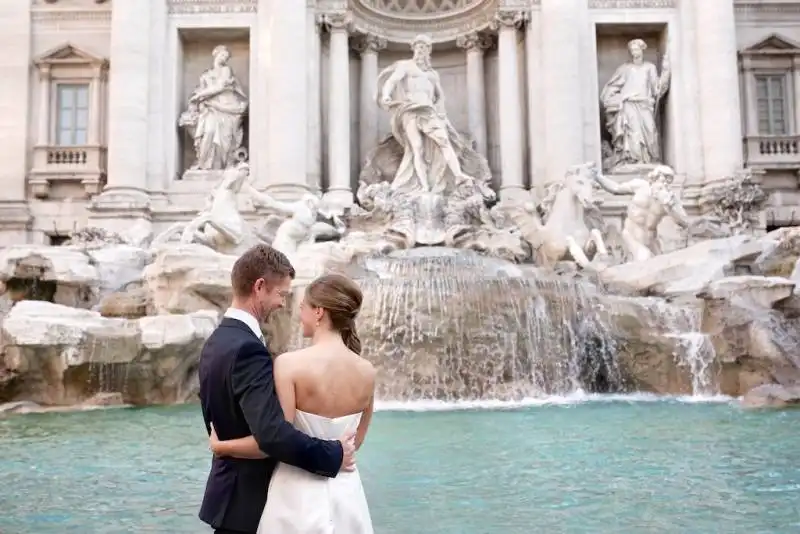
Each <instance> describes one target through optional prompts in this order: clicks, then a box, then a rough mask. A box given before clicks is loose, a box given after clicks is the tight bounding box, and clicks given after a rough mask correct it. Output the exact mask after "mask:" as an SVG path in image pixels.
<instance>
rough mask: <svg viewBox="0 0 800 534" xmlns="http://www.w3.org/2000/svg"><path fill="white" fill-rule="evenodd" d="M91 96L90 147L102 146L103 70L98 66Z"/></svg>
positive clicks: (95, 70) (93, 78)
mask: <svg viewBox="0 0 800 534" xmlns="http://www.w3.org/2000/svg"><path fill="white" fill-rule="evenodd" d="M90 90H91V95H90V98H89V119H90V122H89V135H88V142H89V145H90V146H100V132H101V129H102V116H103V105H102V94H103V68H102V67H101V66H100V65H98V66H96V67H95V68H94V75H93V76H92V83H91V87H90Z"/></svg>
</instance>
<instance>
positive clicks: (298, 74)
mask: <svg viewBox="0 0 800 534" xmlns="http://www.w3.org/2000/svg"><path fill="white" fill-rule="evenodd" d="M257 20H258V40H259V41H260V43H261V46H260V47H259V50H258V55H259V61H258V64H259V68H262V69H265V72H267V73H268V74H267V75H266V95H265V96H266V104H265V105H264V107H262V108H261V110H262V112H263V115H262V116H253V115H251V119H250V123H251V125H254V124H256V125H257V124H258V123H262V124H260V125H258V126H256V127H255V128H256V130H257V132H258V135H257V136H256V138H255V139H253V140H252V142H251V149H252V150H265V151H266V161H265V160H264V158H263V156H262V157H260V158H259V160H258V169H257V170H256V176H255V178H256V180H258V182H259V183H261V184H265V185H266V190H267V191H268V192H269V193H270V194H272V195H274V196H275V197H277V198H279V199H285V200H291V199H297V198H300V197H301V196H302V194H303V193H305V192H307V191H308V190H309V187H308V185H307V184H308V181H307V180H308V178H307V175H306V168H307V162H308V156H307V155H306V151H307V150H308V139H307V138H308V125H309V122H310V121H309V107H308V105H309V99H308V92H307V91H308V67H307V65H308V61H309V55H308V48H309V47H308V39H307V36H306V34H307V32H308V31H309V30H310V28H309V27H308V20H307V12H306V3H305V2H301V1H297V0H295V1H291V2H287V1H286V0H259V1H258V19H257ZM259 96H261V95H259ZM252 128H253V126H251V129H252Z"/></svg>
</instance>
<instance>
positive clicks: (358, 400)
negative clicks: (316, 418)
mask: <svg viewBox="0 0 800 534" xmlns="http://www.w3.org/2000/svg"><path fill="white" fill-rule="evenodd" d="M284 356H285V357H286V361H283V362H281V366H282V367H284V366H285V371H286V372H287V374H290V375H291V377H292V382H293V383H294V390H295V407H296V408H297V409H298V410H300V411H303V412H308V413H312V414H316V415H320V416H323V417H330V418H336V417H343V416H345V415H351V414H356V413H361V412H363V411H364V410H366V409H367V408H368V407H370V405H371V403H372V398H373V394H374V390H375V368H374V367H373V366H372V364H371V363H370V362H369V361H367V360H366V359H364V358H362V357H361V356H359V355H357V354H355V353H353V352H352V351H350V350H349V349H347V347H345V346H344V345H343V344H338V343H324V344H319V345H313V346H311V347H308V348H305V349H302V350H299V351H296V352H293V353H288V354H285V355H282V356H280V357H279V358H278V360H282V359H283V358H284Z"/></svg>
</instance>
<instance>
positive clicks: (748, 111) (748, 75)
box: [701, 57, 758, 150]
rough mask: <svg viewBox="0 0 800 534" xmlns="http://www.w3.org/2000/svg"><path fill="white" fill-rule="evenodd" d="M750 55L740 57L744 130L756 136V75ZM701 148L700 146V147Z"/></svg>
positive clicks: (749, 134)
mask: <svg viewBox="0 0 800 534" xmlns="http://www.w3.org/2000/svg"><path fill="white" fill-rule="evenodd" d="M752 63H753V62H752V59H751V58H750V57H744V58H743V59H742V76H743V77H744V102H745V117H746V120H745V131H746V135H747V136H748V137H756V136H758V109H757V107H756V106H757V105H758V101H757V92H758V89H757V87H756V77H755V74H754V73H753V64H752ZM701 150H702V147H701Z"/></svg>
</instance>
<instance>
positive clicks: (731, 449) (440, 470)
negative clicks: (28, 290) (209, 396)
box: [0, 401, 800, 534]
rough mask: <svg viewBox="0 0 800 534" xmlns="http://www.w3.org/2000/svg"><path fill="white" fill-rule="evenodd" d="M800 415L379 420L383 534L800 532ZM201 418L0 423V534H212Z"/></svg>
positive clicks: (670, 407)
mask: <svg viewBox="0 0 800 534" xmlns="http://www.w3.org/2000/svg"><path fill="white" fill-rule="evenodd" d="M798 428H800V411H794V412H744V411H741V410H740V409H738V408H737V407H735V406H731V405H728V404H685V403H679V402H674V401H663V402H638V403H629V402H590V403H583V404H574V405H562V406H539V407H529V408H521V409H515V410H505V411H471V410H465V411H450V412H422V413H419V412H416V413H409V412H379V413H378V414H377V415H376V417H375V420H374V424H373V428H372V430H371V432H370V435H369V436H368V438H367V443H366V444H365V448H364V449H363V450H362V452H361V454H360V456H359V462H360V469H361V471H362V476H363V478H364V483H365V485H366V488H367V494H368V498H369V501H370V506H371V509H372V514H373V520H374V523H375V527H376V532H377V533H378V534H410V533H412V532H414V533H419V534H427V533H430V534H473V533H474V534H495V533H497V534H501V533H502V534H523V533H524V534H529V533H538V532H541V533H547V534H550V533H609V534H611V533H613V534H627V533H637V534H638V533H693V534H694V533H726V534H730V533H747V534H757V533H796V532H800V446H798V437H800V432H798ZM208 463H209V453H208V451H207V447H206V439H205V435H204V432H203V425H202V422H201V419H200V416H199V409H198V408H197V407H192V406H189V407H170V408H148V409H135V410H108V411H103V412H89V413H75V414H43V415H28V416H18V417H11V418H8V419H5V420H0V483H2V488H0V491H1V492H2V493H1V494H0V532H2V533H3V534H48V533H73V532H74V533H78V532H80V533H82V534H89V533H103V534H114V533H123V532H124V533H133V532H160V533H164V534H167V533H186V534H194V533H203V532H209V530H207V529H206V528H204V526H203V525H202V524H201V523H200V522H199V521H198V520H197V518H196V511H197V507H198V503H199V502H200V498H201V495H202V491H203V485H204V482H205V476H206V473H207V468H208Z"/></svg>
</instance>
